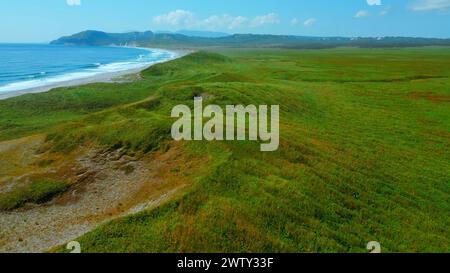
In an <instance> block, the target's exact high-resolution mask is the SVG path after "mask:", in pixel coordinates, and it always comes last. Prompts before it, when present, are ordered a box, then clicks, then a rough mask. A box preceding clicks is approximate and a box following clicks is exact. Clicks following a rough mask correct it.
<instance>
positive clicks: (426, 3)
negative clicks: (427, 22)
mask: <svg viewBox="0 0 450 273" xmlns="http://www.w3.org/2000/svg"><path fill="white" fill-rule="evenodd" d="M448 8H450V0H417V1H416V2H414V3H413V4H412V6H411V9H412V10H414V11H431V10H443V9H448Z"/></svg>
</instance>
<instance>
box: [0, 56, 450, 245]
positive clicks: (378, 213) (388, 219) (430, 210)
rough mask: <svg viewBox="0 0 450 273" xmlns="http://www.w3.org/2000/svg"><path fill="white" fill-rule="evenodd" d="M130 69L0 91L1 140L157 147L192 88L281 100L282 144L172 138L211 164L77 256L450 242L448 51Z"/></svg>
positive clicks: (225, 96)
mask: <svg viewBox="0 0 450 273" xmlns="http://www.w3.org/2000/svg"><path fill="white" fill-rule="evenodd" d="M142 76H143V79H142V80H140V81H136V82H133V83H123V84H107V83H99V84H91V85H87V86H81V87H70V88H60V89H57V90H53V91H51V92H48V93H43V94H33V95H25V96H21V97H17V98H12V99H8V100H5V101H0V113H1V115H0V141H6V140H12V139H15V138H19V137H24V136H29V135H33V134H38V133H44V134H46V135H47V142H48V145H50V147H51V150H52V151H53V152H54V153H65V152H69V151H71V150H73V149H75V148H77V147H79V146H80V145H82V144H84V143H88V142H89V143H92V142H94V143H97V145H98V146H103V147H109V148H111V149H118V148H125V151H126V152H127V153H133V154H139V153H141V154H142V153H151V152H155V151H164V150H167V149H168V147H170V146H171V145H174V144H173V142H172V141H171V136H170V128H171V125H172V123H173V122H174V119H172V118H170V111H171V109H172V107H173V106H175V105H178V104H186V105H189V106H190V107H192V106H193V98H194V97H195V96H198V95H202V96H204V97H205V98H206V101H205V102H204V104H218V105H221V106H225V105H229V104H232V105H236V104H243V105H249V104H255V105H260V104H267V105H280V109H281V113H280V128H281V129H280V133H281V139H280V149H279V150H278V151H277V152H273V153H262V152H260V144H259V143H257V142H248V141H244V142H237V141H231V142H226V141H224V142H203V141H200V142H183V143H181V145H182V147H183V151H184V152H185V153H186V155H187V156H188V158H192V159H195V158H200V157H206V158H207V159H208V160H207V162H206V163H205V164H204V165H202V166H200V167H201V172H199V173H198V174H197V175H193V176H192V178H190V183H191V184H190V187H188V189H187V190H185V192H184V193H183V194H182V195H181V196H178V197H176V198H174V199H173V200H170V201H169V202H166V203H165V204H163V205H161V206H159V207H157V208H155V209H152V210H149V211H145V212H142V213H139V214H137V215H133V216H129V217H126V218H122V219H119V220H115V221H112V222H109V223H107V224H105V225H103V226H101V227H100V228H98V229H96V230H94V231H92V232H90V233H88V234H86V235H85V236H83V237H82V238H80V239H79V241H80V242H81V244H82V247H83V251H84V252H367V251H366V249H365V247H366V244H367V243H368V242H369V241H379V242H380V243H381V245H382V248H383V251H384V252H441V251H443V252H448V251H450V231H449V228H448V227H449V226H450V217H449V215H450V214H449V212H450V107H449V106H450V49H449V48H417V49H350V48H342V49H331V50H281V49H280V50H278V49H255V50H250V49H244V50H237V49H236V50H231V49H228V50H217V52H209V53H207V52H199V53H194V54H191V55H189V56H186V57H184V58H182V59H178V60H175V61H172V62H169V63H165V64H159V65H156V66H153V67H151V68H149V69H148V70H146V71H144V72H143V73H142ZM181 164H182V163H181Z"/></svg>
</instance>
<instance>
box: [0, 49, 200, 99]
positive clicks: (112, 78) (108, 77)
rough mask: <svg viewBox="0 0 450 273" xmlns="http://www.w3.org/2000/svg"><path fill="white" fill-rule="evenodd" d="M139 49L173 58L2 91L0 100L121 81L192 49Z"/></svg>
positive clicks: (174, 58)
mask: <svg viewBox="0 0 450 273" xmlns="http://www.w3.org/2000/svg"><path fill="white" fill-rule="evenodd" d="M135 48H139V49H145V50H164V51H167V52H170V53H173V54H174V57H173V58H170V59H167V60H163V61H157V62H154V63H152V64H147V65H144V66H142V67H139V68H132V69H127V70H122V71H115V72H104V73H100V74H97V75H92V76H88V77H85V78H80V79H73V80H67V81H61V82H57V83H50V84H47V85H42V86H38V87H33V88H27V89H22V90H15V91H8V92H4V93H0V100H6V99H9V98H13V97H19V96H22V95H26V94H37V93H45V92H48V91H51V90H53V89H55V88H61V87H74V86H80V85H85V84H91V83H117V82H121V81H120V79H118V78H119V77H123V76H127V75H133V74H137V73H140V72H141V71H143V70H145V69H147V68H149V67H151V66H153V65H155V64H159V63H165V62H169V61H173V60H176V59H179V58H182V57H184V56H186V55H188V54H190V53H191V52H192V51H190V50H170V49H159V48H145V47H135Z"/></svg>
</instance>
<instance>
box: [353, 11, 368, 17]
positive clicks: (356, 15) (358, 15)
mask: <svg viewBox="0 0 450 273" xmlns="http://www.w3.org/2000/svg"><path fill="white" fill-rule="evenodd" d="M367 16H369V12H368V11H367V10H360V11H358V12H357V13H356V14H355V18H363V17H367Z"/></svg>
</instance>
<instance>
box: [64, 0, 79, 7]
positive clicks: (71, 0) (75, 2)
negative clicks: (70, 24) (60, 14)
mask: <svg viewBox="0 0 450 273" xmlns="http://www.w3.org/2000/svg"><path fill="white" fill-rule="evenodd" d="M66 3H67V5H69V6H81V0H66Z"/></svg>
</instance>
